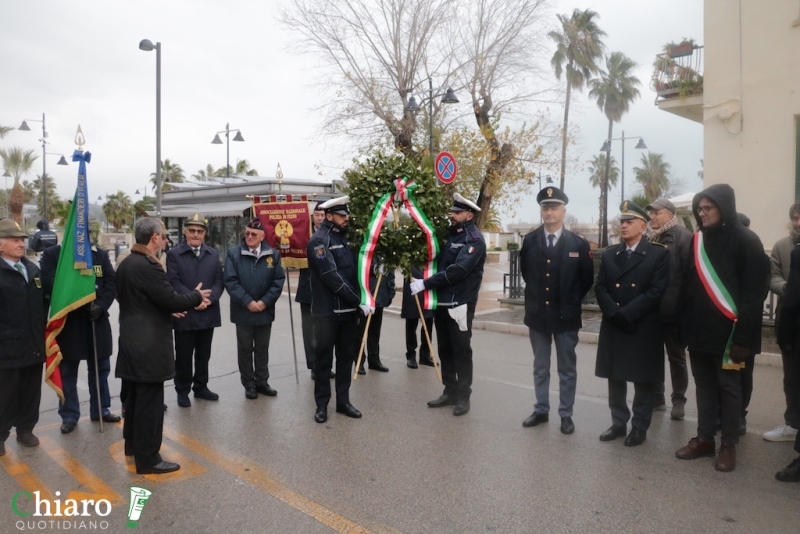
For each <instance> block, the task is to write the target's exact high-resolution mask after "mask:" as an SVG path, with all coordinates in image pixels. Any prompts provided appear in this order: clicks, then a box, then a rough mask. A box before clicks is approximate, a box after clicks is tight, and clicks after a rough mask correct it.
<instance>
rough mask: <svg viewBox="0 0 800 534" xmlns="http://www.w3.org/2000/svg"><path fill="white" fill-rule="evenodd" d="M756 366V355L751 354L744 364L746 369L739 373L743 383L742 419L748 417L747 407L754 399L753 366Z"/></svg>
mask: <svg viewBox="0 0 800 534" xmlns="http://www.w3.org/2000/svg"><path fill="white" fill-rule="evenodd" d="M755 364H756V355H755V354H751V355H750V356H748V357H747V360H745V362H744V369H742V370H741V371H739V374H740V375H741V381H742V419H744V418H745V417H746V416H747V407H748V406H750V399H751V398H753V366H755Z"/></svg>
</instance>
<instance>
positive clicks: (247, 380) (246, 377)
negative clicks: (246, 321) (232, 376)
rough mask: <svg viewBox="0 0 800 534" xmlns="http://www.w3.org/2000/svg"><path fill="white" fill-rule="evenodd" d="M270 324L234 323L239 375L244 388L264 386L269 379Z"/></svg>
mask: <svg viewBox="0 0 800 534" xmlns="http://www.w3.org/2000/svg"><path fill="white" fill-rule="evenodd" d="M271 333H272V325H271V324H265V325H257V326H252V325H242V324H237V325H236V345H237V349H238V351H237V352H238V355H239V375H240V377H241V379H242V385H243V386H244V387H246V388H252V387H255V386H266V385H267V380H268V379H269V368H268V364H269V337H270V334H271Z"/></svg>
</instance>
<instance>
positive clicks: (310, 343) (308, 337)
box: [300, 302, 314, 369]
mask: <svg viewBox="0 0 800 534" xmlns="http://www.w3.org/2000/svg"><path fill="white" fill-rule="evenodd" d="M300 324H301V325H302V328H303V348H304V349H305V351H306V368H308V369H313V368H314V320H313V319H312V318H311V304H305V303H302V302H301V303H300Z"/></svg>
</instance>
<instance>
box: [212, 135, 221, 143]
mask: <svg viewBox="0 0 800 534" xmlns="http://www.w3.org/2000/svg"><path fill="white" fill-rule="evenodd" d="M211 144H212V145H221V144H222V139H220V138H219V134H216V135H215V136H214V140H213V141H211Z"/></svg>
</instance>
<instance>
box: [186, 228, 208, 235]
mask: <svg viewBox="0 0 800 534" xmlns="http://www.w3.org/2000/svg"><path fill="white" fill-rule="evenodd" d="M186 231H187V232H188V233H190V234H204V233H206V229H205V228H187V229H186Z"/></svg>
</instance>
